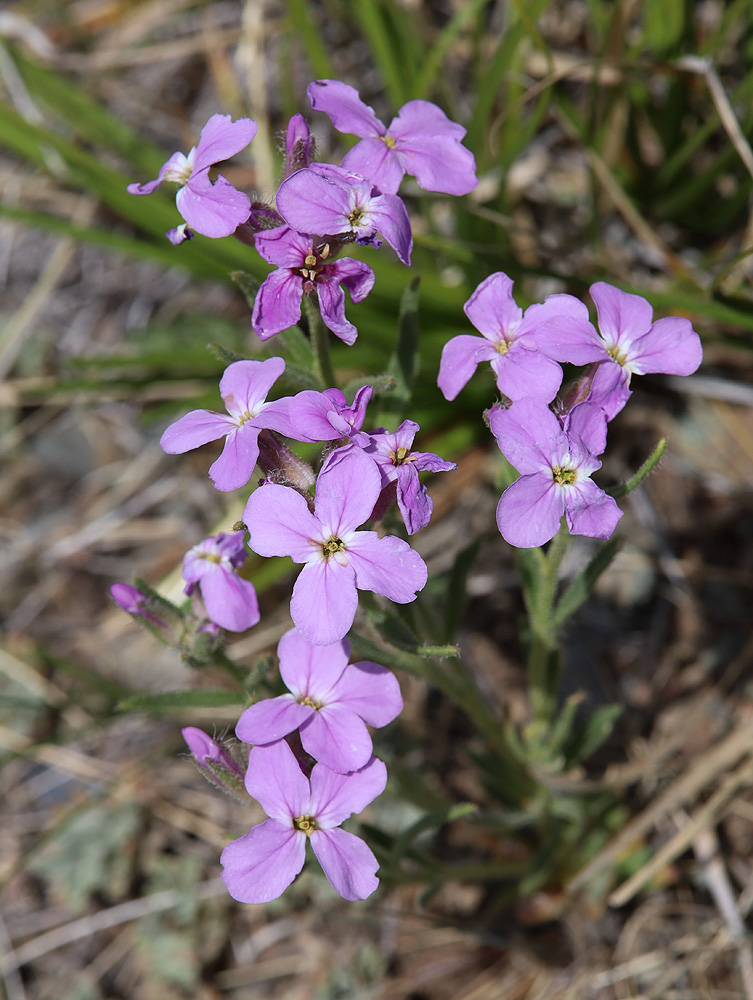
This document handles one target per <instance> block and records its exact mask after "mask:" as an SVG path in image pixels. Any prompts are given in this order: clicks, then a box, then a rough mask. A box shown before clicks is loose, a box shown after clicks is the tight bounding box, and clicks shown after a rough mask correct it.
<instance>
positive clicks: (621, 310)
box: [575, 281, 654, 364]
mask: <svg viewBox="0 0 753 1000" xmlns="http://www.w3.org/2000/svg"><path fill="white" fill-rule="evenodd" d="M589 292H590V293H591V298H592V299H593V300H594V302H595V303H596V312H597V313H598V316H599V330H600V331H601V335H602V337H603V338H604V340H606V341H607V342H608V343H609V344H620V345H621V346H623V347H627V346H628V345H630V344H632V343H633V341H634V340H637V339H638V338H639V337H642V336H643V335H644V333H647V332H648V330H649V328H650V326H651V321H652V319H653V316H654V310H653V309H652V308H651V303H650V302H648V301H647V300H646V299H644V298H643V296H642V295H631V294H630V292H623V291H622V289H621V288H615V286H614V285H608V284H607V283H606V282H605V281H597V282H596V284H595V285H591V287H590V288H589ZM575 363H576V364H578V362H575Z"/></svg>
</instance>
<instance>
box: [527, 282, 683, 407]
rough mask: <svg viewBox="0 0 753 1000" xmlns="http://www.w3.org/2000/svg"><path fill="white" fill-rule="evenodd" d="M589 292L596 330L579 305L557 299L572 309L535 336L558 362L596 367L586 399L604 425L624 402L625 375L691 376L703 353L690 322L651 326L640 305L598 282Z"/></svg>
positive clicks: (649, 312)
mask: <svg viewBox="0 0 753 1000" xmlns="http://www.w3.org/2000/svg"><path fill="white" fill-rule="evenodd" d="M590 292H591V297H592V298H593V300H594V302H595V303H596V312H597V314H598V318H599V330H597V329H596V327H595V326H593V324H592V323H590V322H589V319H588V309H587V308H586V306H585V305H584V304H583V303H582V302H579V301H578V299H575V298H572V297H571V296H560V298H563V299H564V298H570V299H571V300H572V308H571V310H569V311H568V312H565V311H563V313H562V315H560V316H558V317H551V318H547V322H546V323H545V324H543V326H542V327H541V329H540V330H539V331H538V333H537V335H536V344H537V346H538V348H539V350H541V351H543V352H545V353H546V354H547V355H548V356H549V357H551V358H555V359H556V360H558V361H569V362H571V363H572V364H575V365H588V364H592V363H593V362H597V361H598V362H601V365H600V367H599V370H598V371H597V372H596V374H595V375H594V380H593V385H592V388H591V396H590V399H591V401H593V402H598V403H599V404H600V405H601V406H602V408H603V409H604V411H605V413H606V414H607V419H608V420H611V419H612V418H613V417H614V416H616V414H617V413H619V411H620V410H621V409H622V408H623V406H624V405H625V403H626V402H627V400H628V398H629V396H630V389H629V386H630V377H631V375H633V374H635V375H645V374H648V373H649V372H663V373H665V374H667V375H691V374H692V373H693V372H694V371H695V370H696V369H697V368H698V366H699V365H700V363H701V360H702V358H703V349H702V347H701V339H700V337H699V336H698V334H697V333H696V332H695V330H694V329H693V327H692V326H691V324H690V320H687V319H684V318H683V317H681V316H666V317H664V319H659V320H657V321H656V322H655V323H654V322H652V320H653V309H652V308H651V304H650V303H649V302H647V301H646V299H644V298H643V297H642V296H640V295H631V294H630V293H628V292H623V291H622V290H621V289H619V288H615V287H614V285H608V284H606V283H605V282H603V281H597V282H596V284H595V285H591V288H590Z"/></svg>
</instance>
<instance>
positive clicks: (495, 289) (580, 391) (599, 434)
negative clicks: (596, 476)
mask: <svg viewBox="0 0 753 1000" xmlns="http://www.w3.org/2000/svg"><path fill="white" fill-rule="evenodd" d="M512 285H513V283H512V281H511V279H510V278H509V277H508V276H507V275H506V274H503V273H502V272H501V271H500V272H497V273H496V274H492V275H490V276H489V277H488V278H486V280H485V281H483V282H482V283H481V284H480V285H479V287H478V288H477V289H476V291H475V292H474V293H473V295H471V297H470V299H469V300H468V301H467V302H466V304H465V312H466V315H467V316H468V318H469V319H470V321H471V323H473V325H474V326H475V327H476V329H477V330H478V331H479V333H480V334H481V337H475V336H471V335H468V334H461V335H460V336H458V337H453V338H452V339H451V340H450V341H448V343H447V344H445V346H444V350H443V351H442V358H441V361H440V367H439V376H438V379H437V382H438V385H439V388H440V389H441V390H442V392H443V394H444V396H445V398H446V399H448V400H452V399H455V397H456V396H457V395H458V393H459V392H460V390H461V389H462V388H463V386H465V385H466V383H467V382H468V381H469V379H470V378H471V377H472V375H473V373H474V371H475V369H476V366H477V365H478V364H479V363H480V362H482V361H490V362H491V366H492V370H493V371H494V375H495V379H496V383H497V388H498V389H499V391H500V393H502V394H503V396H504V397H506V400H507V402H506V403H505V404H504V405H500V404H497V405H495V406H493V407H492V409H491V412H490V418H489V423H490V427H491V431H492V433H493V434H494V437H495V438H496V440H497V444H498V446H499V449H500V451H501V452H502V454H503V455H504V456H505V458H506V459H507V460H508V461H509V462H510V464H511V465H512V466H513V467H514V468H515V469H517V470H518V472H519V473H520V474H521V475H520V478H519V479H517V480H516V481H515V482H514V483H512V485H511V486H509V487H508V488H507V489H506V490H505V492H504V493H503V494H502V497H501V499H500V501H499V504H498V506H497V526H498V527H499V530H500V532H501V534H502V536H503V538H505V540H506V541H508V542H510V544H512V545H516V546H518V547H521V548H529V547H532V546H537V545H543V544H544V543H545V542H548V541H549V540H550V539H551V538H553V537H554V535H556V534H557V531H558V530H559V526H560V521H561V519H562V516H563V515H564V516H565V518H566V520H567V525H568V528H569V530H570V532H571V533H572V534H575V535H588V536H590V537H592V538H609V536H610V535H611V534H612V532H613V531H614V529H615V526H616V524H617V522H618V521H619V519H620V517H621V516H622V511H621V510H620V509H619V507H618V506H617V504H616V503H615V501H614V499H613V498H612V497H610V496H608V495H607V494H606V493H605V492H604V491H603V490H602V489H600V488H599V487H598V486H597V485H596V484H595V483H594V482H593V481H592V479H591V475H592V473H594V472H596V470H597V469H599V468H601V462H600V461H599V459H598V457H597V456H599V455H601V454H602V453H603V451H604V449H605V448H606V439H607V423H608V422H609V421H610V420H612V419H613V418H614V417H615V416H616V415H617V414H618V413H619V412H620V411H621V410H622V408H623V407H624V406H625V404H626V403H627V401H628V399H629V398H630V395H631V389H630V382H631V378H632V376H633V375H642V374H645V373H648V372H664V373H666V374H672V375H690V374H691V373H692V372H694V371H695V370H696V369H697V368H698V366H699V365H700V363H701V353H702V352H701V341H700V338H699V336H698V334H697V333H696V332H695V331H694V330H693V327H692V326H691V324H690V322H689V320H687V319H684V318H682V317H679V316H668V317H666V318H664V319H659V320H657V321H656V322H652V321H653V311H652V309H651V306H650V304H649V303H648V302H647V301H646V300H645V299H644V298H642V297H641V296H639V295H631V294H629V293H628V292H623V291H621V290H620V289H619V288H615V287H614V286H613V285H608V284H606V283H605V282H603V281H599V282H597V283H596V284H594V285H592V286H591V290H590V291H591V297H592V298H593V300H594V302H595V304H596V312H597V316H598V321H599V328H598V329H597V328H596V327H595V326H594V325H593V324H592V323H591V322H590V320H589V315H588V308H587V307H586V306H585V305H584V304H583V303H582V302H581V301H580V300H579V299H576V298H575V297H574V296H572V295H550V296H548V298H547V299H546V300H545V301H544V302H543V303H537V304H535V305H532V306H530V307H529V308H528V309H527V310H526V311H525V313H524V312H523V310H522V309H521V308H520V307H519V306H518V305H517V304H516V303H515V301H514V299H513V297H512ZM559 362H568V363H570V364H573V365H588V366H589V367H588V370H587V372H586V373H585V375H584V376H583V377H582V378H581V379H580V381H579V382H577V383H576V384H575V386H574V387H573V388H572V389H571V390H570V391H569V392H567V393H565V394H564V397H563V398H562V399H561V400H559V401H558V402H557V403H556V404H555V406H554V409H551V408H550V407H549V404H550V403H551V402H552V400H554V398H555V395H556V394H557V391H558V389H559V388H560V385H561V383H562V378H563V372H562V369H561V367H560V364H559Z"/></svg>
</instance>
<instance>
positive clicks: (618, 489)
mask: <svg viewBox="0 0 753 1000" xmlns="http://www.w3.org/2000/svg"><path fill="white" fill-rule="evenodd" d="M666 450H667V439H666V438H661V439H660V440H659V442H658V443H657V445H656V447H655V448H654V450H653V451H652V452H651V454H650V455H649V456H648V458H647V459H646V461H645V462H644V463H643V465H642V466H641V467H640V469H638V471H637V472H636V473H635V475H634V476H631V477H630V479H628V480H627V482H625V483H621V484H620V485H619V486H615V487H614V488H613V489H610V490H607V492H608V493H609V495H610V496H613V497H614V498H615V499H618V500H619V498H620V497H624V496H627V494H628V493H632V492H633V490H634V489H637V488H638V487H639V486H640V485H641V483H642V482H643V480H644V479H645V478H646V476H647V475H648V474H649V473H650V472H651V471H652V470H653V469H654V468H655V467H656V465H657V464H658V463H659V462H660V461H661V457H662V455H663V454H664V452H665V451H666Z"/></svg>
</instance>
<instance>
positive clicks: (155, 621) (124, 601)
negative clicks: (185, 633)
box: [110, 583, 167, 629]
mask: <svg viewBox="0 0 753 1000" xmlns="http://www.w3.org/2000/svg"><path fill="white" fill-rule="evenodd" d="M110 594H111V596H112V599H113V600H114V601H115V603H116V604H117V605H118V607H119V608H121V609H122V610H123V611H127V612H128V614H129V615H134V616H135V617H136V618H145V619H146V620H147V621H150V622H151V623H152V625H156V626H157V628H162V629H166V628H167V624H166V623H165V622H163V621H162V619H161V618H158V617H157V616H156V615H154V614H152V612H151V611H150V610H149V604H150V599H149V597H147V595H146V594H142V593H141V591H140V590H138V589H137V588H136V587H131V586H130V584H127V583H113V585H112V586H111V587H110Z"/></svg>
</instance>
